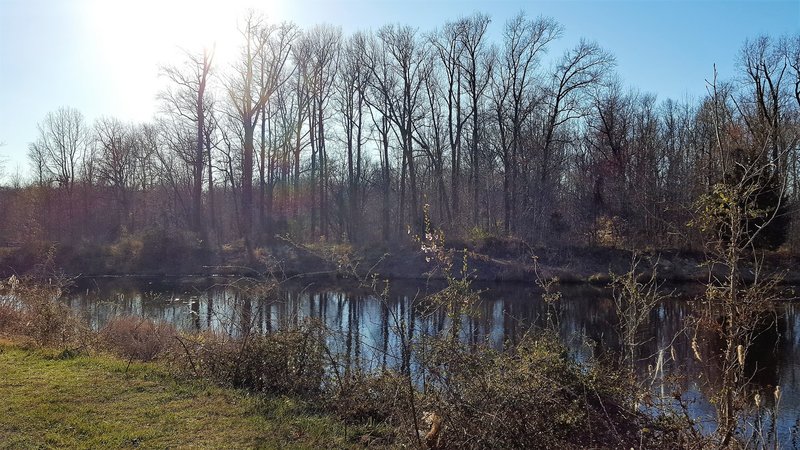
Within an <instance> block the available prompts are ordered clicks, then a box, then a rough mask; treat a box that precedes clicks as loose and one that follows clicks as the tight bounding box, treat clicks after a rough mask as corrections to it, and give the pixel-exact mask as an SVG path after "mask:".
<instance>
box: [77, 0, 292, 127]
mask: <svg viewBox="0 0 800 450" xmlns="http://www.w3.org/2000/svg"><path fill="white" fill-rule="evenodd" d="M84 7H85V8H86V9H85V10H84V12H83V17H84V19H85V21H86V23H84V24H83V25H84V26H83V28H84V30H85V32H87V33H89V35H90V38H89V41H90V42H91V43H92V45H93V47H94V50H93V52H94V53H95V54H96V55H97V57H98V59H99V60H100V61H102V69H101V70H102V72H103V73H104V75H105V76H104V79H106V80H109V83H110V84H111V86H110V87H109V88H108V89H110V90H111V91H112V92H113V91H120V90H131V89H133V90H135V91H136V92H140V93H141V95H139V96H138V97H139V99H138V100H137V102H136V104H135V105H129V106H127V107H129V108H131V110H130V111H128V113H129V115H130V116H131V117H135V118H138V119H140V120H146V119H148V118H149V117H150V116H151V115H152V114H153V112H154V111H153V97H154V96H155V93H157V92H158V91H159V90H160V89H161V88H162V87H163V83H164V80H163V79H162V78H159V76H158V73H159V67H160V66H163V65H169V64H180V63H181V62H182V61H184V60H185V55H184V54H183V53H184V52H190V53H200V52H202V51H203V50H204V49H209V50H210V49H213V51H214V54H215V57H214V59H215V64H216V66H217V67H224V66H225V65H227V64H229V62H230V61H232V59H233V57H234V56H235V55H236V53H237V49H238V47H239V45H240V43H239V39H240V35H239V33H238V31H237V21H238V20H240V18H241V17H242V16H243V15H244V13H245V12H246V10H247V9H249V8H253V9H256V10H259V11H262V12H264V13H265V14H266V15H267V16H268V17H270V18H275V16H276V15H277V13H278V11H276V10H275V8H274V4H273V3H271V2H259V3H257V4H254V3H253V2H250V1H247V0H236V1H226V2H221V1H212V0H173V1H164V0H161V1H158V0H140V1H109V0H105V1H95V0H88V1H87V2H86V3H85V4H84ZM276 20H277V19H276ZM118 113H120V111H118ZM123 113H124V112H123Z"/></svg>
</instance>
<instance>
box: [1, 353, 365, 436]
mask: <svg viewBox="0 0 800 450" xmlns="http://www.w3.org/2000/svg"><path fill="white" fill-rule="evenodd" d="M126 366H127V362H126V361H121V360H119V359H115V358H112V357H107V356H79V357H75V358H71V359H60V358H59V355H58V353H57V352H54V351H49V350H26V349H23V348H20V347H18V346H16V345H14V344H10V343H8V342H3V341H0V448H134V447H135V448H342V447H348V446H353V445H355V444H356V443H357V442H358V440H359V436H358V434H357V433H354V432H353V431H354V430H350V433H348V436H349V439H346V438H345V428H344V426H343V425H342V424H341V423H340V422H338V421H336V420H334V419H332V418H330V417H325V416H317V415H314V414H309V413H307V412H304V410H303V407H302V405H300V404H298V402H296V401H294V400H291V399H286V398H274V399H256V398H254V397H251V396H247V395H245V394H243V393H241V392H238V391H234V390H230V389H222V388H218V387H214V386H211V385H208V384H206V383H200V382H190V381H178V380H175V379H174V378H172V377H170V376H169V375H168V374H166V372H165V371H164V370H163V369H161V368H160V367H158V366H156V365H153V364H135V363H134V364H132V365H131V366H130V368H128V370H127V372H126Z"/></svg>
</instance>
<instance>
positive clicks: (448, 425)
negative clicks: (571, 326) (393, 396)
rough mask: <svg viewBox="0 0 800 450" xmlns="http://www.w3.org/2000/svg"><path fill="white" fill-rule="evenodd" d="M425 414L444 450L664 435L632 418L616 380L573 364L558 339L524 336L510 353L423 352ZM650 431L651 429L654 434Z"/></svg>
mask: <svg viewBox="0 0 800 450" xmlns="http://www.w3.org/2000/svg"><path fill="white" fill-rule="evenodd" d="M424 365H425V368H426V371H427V373H428V377H427V381H428V383H427V385H426V393H427V395H426V396H425V398H424V400H423V408H425V409H427V410H429V411H432V414H435V415H436V416H438V417H440V418H441V420H442V424H443V430H442V431H441V434H440V436H439V438H438V439H439V443H438V444H437V445H440V446H444V447H447V448H565V447H567V448H570V447H577V446H589V447H605V446H609V445H610V446H612V447H619V448H622V447H624V448H630V447H639V446H640V445H641V444H642V443H643V442H647V443H648V444H645V445H644V447H648V445H657V444H658V442H657V440H658V439H663V438H664V434H663V433H656V432H654V433H650V434H649V435H645V434H643V433H642V432H641V430H642V429H643V428H644V427H645V426H653V421H652V420H651V419H650V418H649V417H648V416H646V415H644V414H641V413H639V412H636V411H631V410H630V409H628V408H626V406H625V405H627V404H629V402H630V399H629V398H628V397H629V396H630V395H632V391H630V390H628V389H626V386H627V385H628V384H627V382H626V380H625V379H624V378H623V377H622V376H620V374H617V373H614V372H611V371H603V370H601V366H599V365H595V364H588V365H580V364H578V363H576V362H573V361H572V360H571V359H570V358H569V357H568V355H567V354H566V350H565V349H564V347H563V346H562V345H561V344H560V343H558V341H557V338H555V337H553V336H551V335H549V334H544V335H540V336H538V337H532V336H528V337H526V338H524V339H523V340H522V341H521V342H520V343H519V344H518V345H516V346H515V347H514V348H512V349H510V350H508V351H506V352H501V351H495V350H492V349H489V348H485V347H481V348H478V349H470V348H469V347H468V346H466V345H456V344H454V343H453V342H452V341H439V342H438V343H437V342H433V343H431V345H429V351H428V354H427V357H426V359H425V362H424ZM653 430H655V428H653Z"/></svg>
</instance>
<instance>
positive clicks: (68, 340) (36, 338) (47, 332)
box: [0, 277, 91, 351]
mask: <svg viewBox="0 0 800 450" xmlns="http://www.w3.org/2000/svg"><path fill="white" fill-rule="evenodd" d="M65 286H66V281H65V280H62V279H58V278H56V279H50V280H48V281H47V282H44V281H36V280H27V279H26V280H20V279H18V278H16V277H11V278H10V279H8V280H7V281H5V282H4V283H3V286H2V289H1V290H2V291H3V292H4V294H3V295H4V297H3V298H4V301H3V304H2V305H1V306H0V309H3V310H4V312H3V313H1V314H0V315H2V316H4V318H3V319H0V320H2V321H3V323H4V326H3V328H4V329H5V330H6V331H7V332H10V333H12V334H17V335H21V336H25V337H28V338H30V339H31V340H33V342H34V344H36V345H38V346H56V347H62V348H64V349H68V350H70V351H73V350H77V349H81V348H85V347H86V346H87V344H88V341H89V340H90V334H91V332H90V329H89V327H88V325H87V324H86V322H85V321H84V320H82V319H81V318H80V317H79V316H78V314H77V313H76V312H75V311H74V310H72V309H71V308H70V307H69V306H68V305H66V304H64V303H62V302H61V301H60V300H59V298H60V297H61V294H62V293H63V290H64V288H65Z"/></svg>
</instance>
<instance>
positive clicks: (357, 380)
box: [329, 370, 408, 425]
mask: <svg viewBox="0 0 800 450" xmlns="http://www.w3.org/2000/svg"><path fill="white" fill-rule="evenodd" d="M407 389H408V378H407V377H406V376H404V375H401V374H399V373H397V372H394V371H388V370H387V371H383V372H379V373H373V374H370V373H365V372H362V371H357V372H355V373H354V374H352V375H349V376H348V377H347V378H346V379H344V380H342V384H341V386H339V387H338V388H336V389H335V392H334V394H333V395H332V396H331V397H330V398H331V399H332V400H331V401H330V404H329V406H330V407H331V409H332V410H333V411H334V412H335V413H336V414H337V415H338V416H339V417H341V418H342V419H344V420H346V421H348V422H351V423H375V422H381V423H390V424H394V425H397V424H398V423H397V422H398V420H402V418H403V417H404V409H405V408H408V399H407V397H408V395H407Z"/></svg>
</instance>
